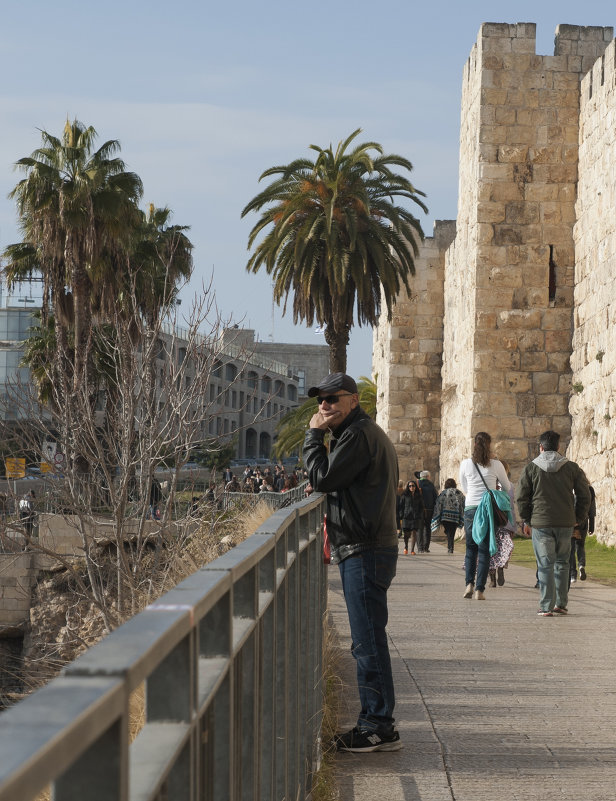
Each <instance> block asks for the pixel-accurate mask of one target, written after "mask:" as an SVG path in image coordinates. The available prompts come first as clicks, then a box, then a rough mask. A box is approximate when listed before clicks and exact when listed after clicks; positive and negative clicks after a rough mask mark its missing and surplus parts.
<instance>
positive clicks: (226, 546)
mask: <svg viewBox="0 0 616 801" xmlns="http://www.w3.org/2000/svg"><path fill="white" fill-rule="evenodd" d="M271 514H272V508H271V506H268V504H266V503H265V502H264V501H261V502H259V503H258V504H257V505H256V506H254V507H252V508H249V509H243V510H241V511H240V512H238V513H236V514H231V515H229V516H227V517H222V518H216V519H215V520H214V525H213V524H212V521H211V520H204V521H203V522H202V524H201V525H200V526H199V528H198V529H197V530H196V531H195V532H194V533H193V534H192V535H191V537H190V538H188V539H187V540H186V543H185V544H184V545H183V547H181V548H179V549H177V552H176V553H175V558H174V559H173V562H172V564H171V565H170V568H169V570H168V572H167V574H166V575H165V577H164V579H163V580H162V581H161V582H160V583H159V585H158V586H157V589H156V591H155V595H156V597H160V596H161V595H163V594H164V593H165V592H166V591H167V590H168V589H170V588H171V587H173V586H175V585H176V584H178V583H179V582H180V581H182V580H183V579H185V578H187V577H188V576H190V575H191V574H192V573H194V572H195V570H198V569H199V568H200V567H202V566H203V565H206V564H209V563H210V562H213V561H214V559H217V558H218V557H219V556H221V555H222V554H223V553H226V552H227V551H229V550H231V548H234V547H235V546H236V545H237V544H238V543H240V542H242V541H243V540H245V539H246V538H247V537H249V536H250V535H251V534H254V532H255V531H256V530H257V529H258V528H259V526H260V525H261V524H262V523H264V522H265V521H266V520H267V518H268V517H270V515H271ZM151 601H152V598H151V597H150V601H149V602H150V603H151ZM144 725H145V684H142V685H141V686H140V687H138V688H137V689H136V690H135V691H134V692H133V693H132V694H131V696H130V699H129V738H130V742H131V743H132V742H133V740H134V739H135V738H136V737H137V735H138V734H139V732H140V731H141V729H142V728H143V727H144Z"/></svg>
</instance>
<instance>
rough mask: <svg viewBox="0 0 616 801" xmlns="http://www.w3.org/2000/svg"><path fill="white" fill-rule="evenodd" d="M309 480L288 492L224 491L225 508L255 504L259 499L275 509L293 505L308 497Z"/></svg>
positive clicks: (223, 502)
mask: <svg viewBox="0 0 616 801" xmlns="http://www.w3.org/2000/svg"><path fill="white" fill-rule="evenodd" d="M307 486H308V481H302V482H301V484H298V485H297V487H293V489H290V490H287V491H286V492H256V493H250V492H224V493H223V496H222V505H223V509H229V508H230V507H231V506H234V505H235V504H237V503H240V504H244V505H246V506H254V505H256V504H257V503H259V501H265V503H268V504H269V505H270V506H271V507H272V508H274V509H282V508H283V507H285V506H291V505H292V504H294V503H297V501H301V500H302V498H305V497H306V487H307Z"/></svg>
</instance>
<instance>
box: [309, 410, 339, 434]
mask: <svg viewBox="0 0 616 801" xmlns="http://www.w3.org/2000/svg"><path fill="white" fill-rule="evenodd" d="M342 416H343V415H342V413H341V412H336V411H334V410H333V409H332V410H331V411H326V412H322V411H321V410H320V409H319V411H318V412H316V413H315V414H313V415H312V417H311V418H310V423H309V424H308V425H309V426H310V428H320V429H321V430H322V431H327V429H328V428H333V427H335V425H336V422H337V421H338V420H339V419H340V418H341V417H342Z"/></svg>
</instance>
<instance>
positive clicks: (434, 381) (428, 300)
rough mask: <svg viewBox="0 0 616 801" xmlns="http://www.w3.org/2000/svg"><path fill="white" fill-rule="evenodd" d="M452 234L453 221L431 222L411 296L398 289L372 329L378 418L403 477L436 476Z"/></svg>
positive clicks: (404, 478)
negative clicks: (390, 309)
mask: <svg viewBox="0 0 616 801" xmlns="http://www.w3.org/2000/svg"><path fill="white" fill-rule="evenodd" d="M454 236H455V223H453V222H451V221H437V222H436V224H435V226H434V237H431V238H427V239H426V240H425V241H424V243H423V246H422V248H421V255H420V257H419V258H418V259H416V261H415V270H416V273H415V276H414V277H413V278H412V280H411V284H412V294H411V297H410V298H408V297H407V296H406V292H403V293H402V294H401V296H400V297H399V298H398V300H397V303H396V308H395V310H394V315H393V319H392V321H391V323H389V322H387V320H386V318H384V319H383V321H382V322H381V323H380V325H379V326H378V327H377V328H376V329H375V332H374V343H373V349H372V352H373V363H372V372H373V375H376V377H377V379H376V383H377V393H378V397H377V407H378V410H379V411H378V416H377V422H378V423H379V425H381V426H382V427H383V428H384V429H385V430H386V431H388V432H389V435H390V437H391V439H392V441H393V442H394V445H395V447H396V451H397V453H398V461H399V465H400V478H401V479H402V480H403V481H407V480H408V479H409V478H411V477H412V474H413V472H414V471H415V470H422V469H425V470H430V471H431V472H432V474H433V476H434V475H437V476H438V464H439V452H440V427H441V364H442V352H443V317H444V307H443V301H444V299H443V270H444V254H445V250H446V248H447V247H448V245H449V244H450V242H451V241H452V239H453V237H454Z"/></svg>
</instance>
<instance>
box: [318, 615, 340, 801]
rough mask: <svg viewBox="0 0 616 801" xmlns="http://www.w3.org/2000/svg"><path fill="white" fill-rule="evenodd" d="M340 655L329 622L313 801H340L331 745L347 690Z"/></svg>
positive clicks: (326, 629)
mask: <svg viewBox="0 0 616 801" xmlns="http://www.w3.org/2000/svg"><path fill="white" fill-rule="evenodd" d="M341 658H342V657H341V653H340V646H339V645H338V637H337V635H336V633H335V631H334V629H333V627H332V626H331V624H330V623H329V622H328V621H326V622H325V623H324V627H323V720H322V722H321V749H322V755H321V762H320V764H319V768H318V770H317V771H316V773H315V774H314V776H313V781H312V794H311V799H312V801H338V798H339V796H338V786H337V784H336V772H335V754H336V751H335V749H334V747H333V745H332V741H333V738H334V735H335V734H336V733H337V732H338V730H339V725H338V721H339V719H340V710H341V705H342V702H341V699H342V696H343V692H344V689H345V685H344V682H343V681H342V679H341V678H340V672H341V669H340V667H341Z"/></svg>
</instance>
